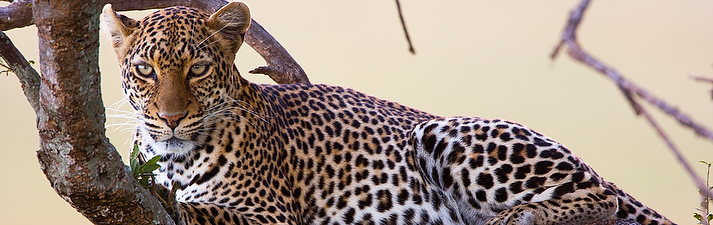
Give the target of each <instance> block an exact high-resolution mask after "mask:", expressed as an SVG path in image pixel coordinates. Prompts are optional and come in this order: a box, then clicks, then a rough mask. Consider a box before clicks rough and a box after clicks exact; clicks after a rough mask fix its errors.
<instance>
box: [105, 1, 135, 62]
mask: <svg viewBox="0 0 713 225" xmlns="http://www.w3.org/2000/svg"><path fill="white" fill-rule="evenodd" d="M138 25H139V22H138V21H136V20H134V19H131V18H129V17H126V16H124V15H121V14H116V12H114V10H113V9H112V8H111V4H106V5H105V6H104V10H102V20H101V28H102V30H104V31H105V32H107V33H109V35H110V37H111V44H112V47H114V50H115V51H117V54H118V53H119V48H120V47H121V46H123V44H124V43H126V41H127V37H128V36H129V35H130V34H131V33H132V32H134V30H135V28H136V27H137V26H138Z"/></svg>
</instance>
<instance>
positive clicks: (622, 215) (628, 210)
mask: <svg viewBox="0 0 713 225" xmlns="http://www.w3.org/2000/svg"><path fill="white" fill-rule="evenodd" d="M604 186H605V187H607V189H609V190H612V191H613V192H615V193H616V195H617V198H618V200H619V201H618V205H619V209H618V210H617V212H616V214H615V217H616V218H617V219H621V220H631V221H636V222H638V223H639V224H656V225H658V224H665V225H669V224H676V223H674V222H672V221H671V220H669V219H668V218H666V217H665V216H663V215H661V214H659V213H658V212H656V211H655V210H653V209H651V208H649V207H648V206H646V205H644V204H641V202H639V201H637V200H636V199H635V198H634V197H633V196H631V195H629V194H627V193H626V192H624V191H623V190H621V189H620V188H619V187H617V186H616V185H614V183H611V182H606V181H605V182H604Z"/></svg>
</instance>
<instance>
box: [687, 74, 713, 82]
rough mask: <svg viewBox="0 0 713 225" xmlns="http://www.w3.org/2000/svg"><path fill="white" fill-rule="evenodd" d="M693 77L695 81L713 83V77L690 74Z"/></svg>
mask: <svg viewBox="0 0 713 225" xmlns="http://www.w3.org/2000/svg"><path fill="white" fill-rule="evenodd" d="M690 76H691V79H693V80H694V81H698V82H706V83H712V84H713V78H708V77H703V76H696V75H690Z"/></svg>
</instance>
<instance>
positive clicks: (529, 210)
mask: <svg viewBox="0 0 713 225" xmlns="http://www.w3.org/2000/svg"><path fill="white" fill-rule="evenodd" d="M583 192H584V193H586V192H588V191H583ZM584 193H577V194H574V195H573V196H563V198H560V199H551V200H546V201H542V202H529V203H525V204H520V205H516V206H514V207H512V208H509V209H507V210H505V211H502V212H500V213H499V214H498V215H497V216H495V217H494V218H492V219H490V220H489V221H488V222H487V223H486V224H488V225H525V224H527V225H531V224H563V225H564V224H593V223H596V222H599V221H605V220H607V219H608V218H611V217H612V215H613V214H614V212H616V210H617V204H616V202H617V198H616V196H615V195H611V194H609V195H603V194H592V193H588V194H587V195H585V196H584V197H574V196H581V195H582V194H584Z"/></svg>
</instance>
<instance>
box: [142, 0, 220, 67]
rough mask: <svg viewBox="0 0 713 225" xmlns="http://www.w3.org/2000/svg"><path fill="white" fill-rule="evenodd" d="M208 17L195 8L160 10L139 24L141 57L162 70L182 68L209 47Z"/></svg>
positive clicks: (199, 56)
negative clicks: (206, 22) (206, 24)
mask: <svg viewBox="0 0 713 225" xmlns="http://www.w3.org/2000/svg"><path fill="white" fill-rule="evenodd" d="M207 18H208V15H207V14H205V13H203V12H201V11H198V10H196V9H192V8H186V7H171V8H166V9H162V10H158V11H156V12H154V13H152V14H150V15H149V16H147V17H145V18H144V19H143V20H141V22H140V23H139V24H140V25H139V29H140V33H139V34H138V39H137V43H136V44H138V51H137V52H136V53H135V54H138V57H139V58H140V59H143V60H150V61H151V62H152V63H155V65H156V66H158V67H159V68H168V67H183V66H184V65H185V63H186V62H187V61H189V60H192V59H194V58H196V57H198V58H203V57H204V56H201V54H200V53H201V51H202V50H205V46H206V45H207V44H209V43H210V41H208V40H206V39H207V38H208V37H209V35H208V30H207V29H206V27H205V20H206V19H207Z"/></svg>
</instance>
